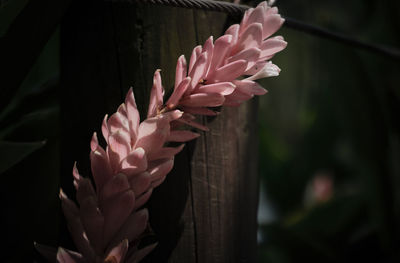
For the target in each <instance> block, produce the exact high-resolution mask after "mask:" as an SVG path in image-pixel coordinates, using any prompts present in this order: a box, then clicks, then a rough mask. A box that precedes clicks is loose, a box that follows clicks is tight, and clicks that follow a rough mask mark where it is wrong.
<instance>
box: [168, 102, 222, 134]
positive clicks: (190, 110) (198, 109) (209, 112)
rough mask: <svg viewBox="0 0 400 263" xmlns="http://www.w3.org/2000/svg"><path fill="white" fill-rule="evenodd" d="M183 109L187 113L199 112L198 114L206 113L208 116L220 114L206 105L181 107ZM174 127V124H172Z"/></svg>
mask: <svg viewBox="0 0 400 263" xmlns="http://www.w3.org/2000/svg"><path fill="white" fill-rule="evenodd" d="M181 109H182V110H183V111H184V112H185V113H191V114H198V115H206V116H216V115H218V112H215V111H213V110H210V109H208V108H205V107H181ZM171 129H172V126H171Z"/></svg>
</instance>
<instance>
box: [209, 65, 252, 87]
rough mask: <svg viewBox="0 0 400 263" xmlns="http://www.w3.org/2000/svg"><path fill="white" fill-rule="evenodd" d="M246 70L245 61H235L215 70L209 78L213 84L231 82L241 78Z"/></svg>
mask: <svg viewBox="0 0 400 263" xmlns="http://www.w3.org/2000/svg"><path fill="white" fill-rule="evenodd" d="M246 68H247V61H246V60H243V59H241V60H237V61H234V62H232V63H229V64H226V65H224V66H223V67H221V68H219V69H217V70H216V71H215V72H214V74H213V75H212V76H210V78H211V79H212V80H213V81H214V82H217V81H218V82H224V81H232V80H234V79H236V78H237V77H239V76H241V75H242V74H243V73H244V72H245V70H246Z"/></svg>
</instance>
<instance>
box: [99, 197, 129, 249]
mask: <svg viewBox="0 0 400 263" xmlns="http://www.w3.org/2000/svg"><path fill="white" fill-rule="evenodd" d="M134 206H135V194H134V193H133V191H131V190H128V191H125V192H123V193H119V194H117V195H115V196H114V197H112V198H109V199H106V200H104V202H103V203H102V207H101V210H102V212H103V215H104V219H105V222H104V243H105V244H107V243H108V242H109V241H110V240H111V238H112V237H113V236H114V235H115V234H116V232H117V231H118V230H119V229H120V227H121V226H122V224H123V223H124V222H125V221H126V219H127V218H128V216H129V215H130V214H131V213H132V211H133V208H134Z"/></svg>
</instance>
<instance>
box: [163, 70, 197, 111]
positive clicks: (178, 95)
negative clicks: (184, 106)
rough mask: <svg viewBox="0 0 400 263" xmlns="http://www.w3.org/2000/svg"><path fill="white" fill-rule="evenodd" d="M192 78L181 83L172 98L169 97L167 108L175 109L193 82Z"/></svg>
mask: <svg viewBox="0 0 400 263" xmlns="http://www.w3.org/2000/svg"><path fill="white" fill-rule="evenodd" d="M191 80H192V79H191V78H190V77H187V78H185V79H183V81H181V83H180V84H179V85H178V87H177V88H176V89H175V90H174V92H173V93H172V95H171V97H169V99H168V101H167V103H166V104H167V106H168V107H169V108H171V109H172V108H174V107H175V106H176V105H177V104H178V102H179V100H180V99H181V98H182V95H183V94H184V93H185V92H186V89H187V87H188V86H189V83H190V82H191Z"/></svg>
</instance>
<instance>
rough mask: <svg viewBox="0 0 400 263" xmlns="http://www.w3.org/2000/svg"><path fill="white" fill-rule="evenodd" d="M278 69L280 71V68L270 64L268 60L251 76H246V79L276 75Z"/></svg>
mask: <svg viewBox="0 0 400 263" xmlns="http://www.w3.org/2000/svg"><path fill="white" fill-rule="evenodd" d="M280 71H281V69H280V68H279V67H278V66H277V65H275V64H272V62H268V63H267V64H265V66H264V67H263V68H262V69H261V70H259V71H258V72H257V73H256V74H254V75H253V76H251V77H248V78H247V80H256V79H261V78H267V77H276V76H278V75H279V72H280Z"/></svg>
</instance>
